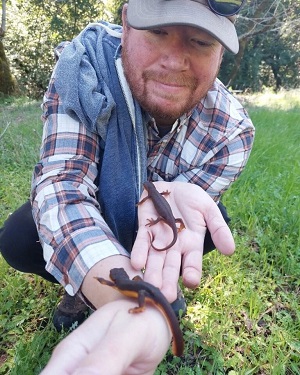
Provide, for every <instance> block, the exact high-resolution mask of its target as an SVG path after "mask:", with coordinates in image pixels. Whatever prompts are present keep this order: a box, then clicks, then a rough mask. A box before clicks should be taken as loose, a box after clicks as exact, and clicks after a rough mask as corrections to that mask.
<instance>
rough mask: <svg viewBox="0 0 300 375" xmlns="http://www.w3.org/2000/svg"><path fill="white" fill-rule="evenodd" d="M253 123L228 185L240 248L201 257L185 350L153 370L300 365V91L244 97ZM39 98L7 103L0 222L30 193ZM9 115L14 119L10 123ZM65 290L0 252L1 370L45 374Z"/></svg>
mask: <svg viewBox="0 0 300 375" xmlns="http://www.w3.org/2000/svg"><path fill="white" fill-rule="evenodd" d="M242 99H243V100H245V103H246V106H247V108H248V109H249V112H250V114H251V117H252V119H253V122H254V124H255V126H256V129H257V133H256V140H255V145H254V149H253V152H252V155H251V158H250V161H249V163H248V165H247V168H246V170H245V171H244V173H243V174H242V175H241V177H240V178H239V180H238V181H237V182H236V183H235V184H234V185H233V186H232V187H231V189H230V190H229V191H228V192H227V193H226V194H225V197H224V203H225V205H226V206H227V208H228V210H229V213H230V215H231V217H232V224H231V227H232V230H233V233H234V236H235V240H236V247H237V250H236V252H235V254H234V255H233V256H231V257H224V256H221V255H220V254H219V253H218V252H212V253H211V254H209V255H208V256H206V257H205V258H204V264H203V278H202V282H201V285H200V287H199V288H197V290H195V291H188V290H185V295H186V298H187V300H188V302H189V307H188V315H187V317H186V318H184V319H183V321H182V328H183V331H184V337H185V344H186V350H185V353H184V356H183V357H182V358H181V359H178V358H176V357H172V355H171V354H169V353H168V354H167V356H166V358H165V360H164V361H163V362H162V363H161V364H160V366H159V368H158V369H157V372H156V375H163V374H172V375H173V374H174V375H175V374H176V375H189V374H193V375H194V374H196V375H197V374H205V375H206V374H216V375H219V374H220V375H221V374H230V375H236V374H238V375H240V374H241V375H252V374H256V375H265V374H270V375H291V374H300V370H299V368H300V319H299V318H300V308H299V306H300V240H299V238H300V233H299V230H300V229H299V228H300V222H299V221H300V220H299V218H300V214H299V211H300V202H299V186H300V148H299V143H300V126H299V125H300V124H299V121H300V117H299V111H300V92H299V91H298V92H297V91H294V92H285V93H281V94H278V95H273V94H270V93H265V94H260V95H256V96H251V97H244V98H242ZM38 106H39V104H38V103H36V102H28V101H15V100H11V101H10V102H8V103H6V104H5V103H2V104H0V119H1V120H0V137H1V134H2V133H3V131H4V130H5V128H7V129H6V131H5V132H4V135H3V136H2V137H1V138H0V173H1V178H0V225H1V224H2V223H3V222H4V220H5V219H6V217H7V216H8V215H9V213H10V212H12V211H13V210H14V209H15V208H17V207H18V206H19V205H20V204H22V203H23V202H24V201H25V200H26V199H27V198H28V195H29V188H30V178H31V173H32V168H33V165H34V163H35V162H36V160H37V157H38V149H39V144H40V138H41V133H42V128H41V123H40V111H39V108H38ZM8 123H9V124H10V125H9V126H8V127H7V124H8ZM60 293H61V289H60V288H59V287H58V286H53V285H51V284H50V283H47V282H46V281H43V280H41V279H40V278H38V277H36V276H32V275H25V274H21V273H19V272H16V271H14V270H13V269H11V268H10V267H9V266H8V265H7V264H6V263H5V261H4V260H3V259H2V258H0V306H1V307H0V374H8V373H9V374H14V375H19V374H22V375H26V374H28V375H32V374H38V373H39V372H40V370H41V368H42V367H43V366H44V365H45V363H46V362H47V360H48V358H49V356H50V354H51V350H52V349H53V347H54V346H55V345H56V344H57V342H59V341H60V340H61V339H62V337H63V335H62V334H60V335H58V334H57V333H56V332H55V331H54V329H53V328H52V326H51V315H52V313H53V309H54V308H55V305H56V303H57V301H58V298H59V294H60Z"/></svg>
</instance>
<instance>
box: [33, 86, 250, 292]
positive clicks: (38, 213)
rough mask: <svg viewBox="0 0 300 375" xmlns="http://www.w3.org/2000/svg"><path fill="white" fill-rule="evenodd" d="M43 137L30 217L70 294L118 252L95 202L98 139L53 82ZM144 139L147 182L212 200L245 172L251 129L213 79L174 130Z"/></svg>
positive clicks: (151, 132) (150, 129) (51, 267)
mask: <svg viewBox="0 0 300 375" xmlns="http://www.w3.org/2000/svg"><path fill="white" fill-rule="evenodd" d="M43 111H44V112H43V121H44V133H43V141H42V147H41V158H40V162H39V163H38V164H37V165H36V168H35V171H34V176H33V184H32V202H33V215H34V218H35V220H36V222H37V225H38V230H39V235H40V240H41V243H42V245H43V249H44V258H45V260H46V263H47V265H46V269H47V270H48V272H50V273H51V274H52V275H53V276H54V277H56V279H57V280H58V281H59V282H60V283H61V284H62V285H63V286H64V287H65V289H66V291H67V292H68V293H69V294H71V295H74V294H75V293H77V291H78V290H79V288H80V286H81V284H82V281H83V279H84V277H85V275H86V273H87V272H88V270H89V269H90V268H91V267H93V265H95V264H96V263H97V262H99V261H100V260H102V259H104V258H106V257H109V256H112V255H117V254H121V255H124V256H130V255H129V254H128V253H127V252H126V250H125V249H124V248H123V247H122V246H121V245H120V244H119V243H118V241H117V240H116V239H115V237H114V236H113V234H112V232H111V230H110V229H109V228H108V226H107V224H106V223H105V221H104V220H103V218H102V216H101V207H99V203H98V201H97V197H96V192H97V189H98V186H97V184H96V182H95V181H96V180H97V175H98V163H99V155H100V153H99V151H100V146H99V145H100V136H99V135H98V134H96V133H92V132H90V131H89V130H87V129H86V127H85V126H83V125H82V124H81V123H79V122H77V121H75V120H73V119H72V118H70V117H69V116H67V115H66V114H65V113H64V111H63V106H62V103H61V101H60V98H59V97H58V95H57V93H56V91H55V85H54V81H53V79H52V80H51V81H50V85H49V88H48V91H47V93H46V94H45V97H44V101H43ZM146 131H147V134H148V178H149V179H150V180H152V181H157V180H165V181H185V182H187V183H193V184H197V185H199V186H200V187H201V188H203V189H204V190H206V192H207V193H208V194H209V195H210V196H211V197H212V198H213V199H214V200H215V201H216V202H217V201H218V200H219V199H220V196H221V194H222V193H223V192H224V191H225V190H226V189H228V187H229V186H230V184H231V183H232V182H233V181H234V180H235V179H236V178H237V177H238V176H239V174H240V173H241V172H242V170H243V169H244V167H245V165H246V162H247V160H248V157H249V155H250V152H251V148H252V143H253V139H254V127H253V125H252V122H251V120H250V119H249V117H248V115H247V113H246V111H245V110H244V108H243V107H242V105H241V104H240V103H239V102H238V101H237V100H236V99H235V98H234V97H233V96H232V95H231V94H230V93H229V92H228V91H227V90H226V89H225V87H224V86H223V85H222V83H221V82H220V81H219V80H216V81H215V83H214V85H213V87H212V88H211V90H210V91H209V92H208V94H207V96H206V97H205V98H204V99H203V100H201V102H200V103H199V104H198V105H197V106H196V108H194V109H193V110H192V111H191V112H190V113H188V114H186V115H185V116H182V118H180V119H179V120H178V121H177V122H176V124H174V126H173V128H172V130H171V131H170V132H169V133H168V134H166V135H165V136H163V137H162V138H161V137H160V136H159V132H158V129H157V127H156V125H155V123H154V121H153V120H152V121H149V123H148V124H147V126H146Z"/></svg>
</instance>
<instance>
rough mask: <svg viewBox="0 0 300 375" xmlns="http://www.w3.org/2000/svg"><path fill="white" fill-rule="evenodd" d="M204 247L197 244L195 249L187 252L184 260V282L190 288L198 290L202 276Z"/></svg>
mask: <svg viewBox="0 0 300 375" xmlns="http://www.w3.org/2000/svg"><path fill="white" fill-rule="evenodd" d="M202 249H203V245H202V244H195V247H194V249H192V250H190V251H187V252H186V253H185V254H184V256H183V259H182V281H183V284H184V285H185V286H187V287H188V288H196V287H197V286H198V285H199V284H200V281H201V276H202V257H203V250H202Z"/></svg>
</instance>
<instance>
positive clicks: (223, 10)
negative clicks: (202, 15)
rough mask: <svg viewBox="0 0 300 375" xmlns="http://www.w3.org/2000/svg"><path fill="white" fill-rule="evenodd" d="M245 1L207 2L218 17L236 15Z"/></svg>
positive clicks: (209, 0) (224, 0)
mask: <svg viewBox="0 0 300 375" xmlns="http://www.w3.org/2000/svg"><path fill="white" fill-rule="evenodd" d="M245 1H246V0H207V3H208V6H209V7H210V9H211V10H212V11H213V12H214V13H216V14H218V15H219V16H225V17H228V16H233V15H234V14H237V13H238V12H239V11H240V10H241V8H242V6H243V4H244V2H245Z"/></svg>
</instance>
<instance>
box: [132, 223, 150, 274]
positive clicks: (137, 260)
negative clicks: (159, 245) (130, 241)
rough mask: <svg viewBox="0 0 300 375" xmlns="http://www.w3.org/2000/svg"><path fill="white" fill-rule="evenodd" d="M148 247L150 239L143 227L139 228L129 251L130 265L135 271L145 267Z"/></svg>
mask: <svg viewBox="0 0 300 375" xmlns="http://www.w3.org/2000/svg"><path fill="white" fill-rule="evenodd" d="M149 247H150V237H149V233H148V230H147V228H146V227H145V226H140V227H139V230H138V232H137V236H136V239H135V242H134V245H133V247H132V251H131V265H132V267H133V268H134V269H136V270H141V269H142V268H144V267H145V265H146V262H147V257H148V251H149Z"/></svg>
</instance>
